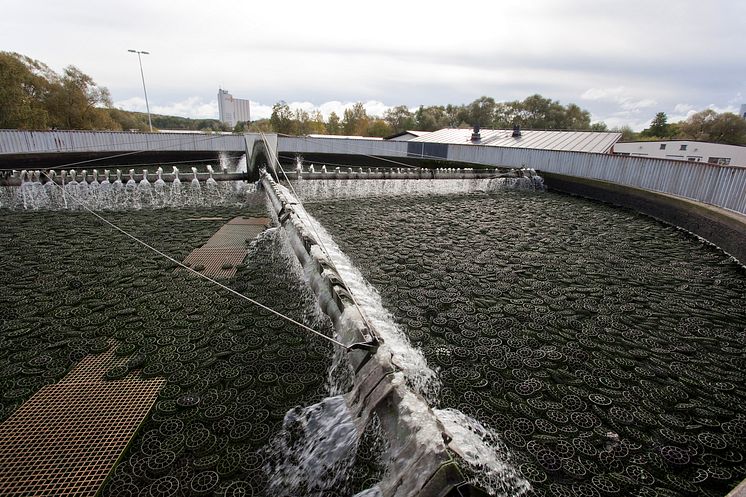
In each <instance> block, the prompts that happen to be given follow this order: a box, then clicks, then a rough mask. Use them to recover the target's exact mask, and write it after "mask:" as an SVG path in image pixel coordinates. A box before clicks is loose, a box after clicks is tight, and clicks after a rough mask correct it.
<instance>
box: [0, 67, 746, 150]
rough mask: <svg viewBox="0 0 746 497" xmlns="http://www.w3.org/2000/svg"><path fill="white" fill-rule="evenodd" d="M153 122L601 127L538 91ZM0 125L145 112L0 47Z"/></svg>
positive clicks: (711, 123)
mask: <svg viewBox="0 0 746 497" xmlns="http://www.w3.org/2000/svg"><path fill="white" fill-rule="evenodd" d="M151 117H152V122H153V126H154V127H156V128H160V129H183V130H195V131H234V132H243V131H256V130H260V131H265V132H275V133H285V134H290V135H308V134H330V135H357V136H374V137H385V136H389V135H393V134H396V133H398V132H402V131H406V130H419V131H435V130H438V129H442V128H465V127H472V126H475V125H478V126H481V127H484V128H503V129H504V128H511V127H513V126H514V125H518V126H521V127H522V128H524V129H563V130H590V131H606V130H607V126H606V124H604V123H603V122H595V123H592V122H591V114H590V113H589V112H588V111H587V110H585V109H582V108H580V107H579V106H578V105H576V104H574V103H570V104H568V105H562V104H561V103H560V102H558V101H556V100H552V99H550V98H546V97H543V96H541V95H531V96H529V97H527V98H525V99H524V100H520V101H519V100H514V101H509V102H498V101H496V100H495V99H494V98H492V97H487V96H483V97H480V98H478V99H476V100H474V101H473V102H471V103H469V104H464V105H451V104H449V105H431V106H420V107H419V108H417V109H416V110H410V109H409V108H408V107H407V106H406V105H399V106H396V107H392V108H390V109H388V110H387V111H386V112H385V113H384V114H383V116H371V115H368V113H367V111H366V110H365V107H364V105H363V104H362V103H361V102H358V103H355V104H354V105H352V106H351V107H349V108H346V109H345V110H344V111H343V113H342V115H341V116H339V115H337V114H336V113H335V112H332V113H331V114H330V115H329V116H328V117H327V118H326V119H324V116H322V114H321V112H319V111H312V112H307V111H305V110H303V109H295V110H293V109H291V108H290V106H289V105H288V104H287V103H286V102H284V101H280V102H277V103H276V104H275V105H274V106H273V107H272V115H271V117H270V118H268V119H261V120H258V121H253V122H251V123H246V122H240V123H238V124H237V125H236V126H235V127H234V128H233V129H231V128H230V127H228V126H227V125H226V124H224V123H221V122H220V121H218V120H217V119H188V118H184V117H177V116H162V115H158V114H153V115H152V116H151ZM0 128H4V129H16V128H18V129H50V128H51V129H55V128H57V129H97V130H140V131H147V130H148V129H149V128H148V120H147V115H146V114H145V113H142V112H129V111H124V110H121V109H115V108H113V107H112V101H111V95H110V94H109V90H107V89H106V88H105V87H102V86H99V85H97V84H96V82H95V81H94V80H93V78H91V76H89V75H87V74H85V73H83V72H82V71H81V70H80V69H78V68H76V67H75V66H68V67H66V68H65V69H64V70H63V72H62V74H57V73H56V72H54V71H53V70H52V69H50V68H49V67H48V66H47V65H46V64H44V63H42V62H40V61H38V60H34V59H31V58H30V57H27V56H24V55H21V54H17V53H13V52H0ZM612 131H621V132H622V139H623V140H657V139H672V138H674V139H676V138H678V139H692V140H701V141H710V142H715V143H729V144H736V145H744V144H746V121H744V120H743V119H741V118H740V117H739V116H737V115H735V114H732V113H729V112H724V113H717V112H715V111H713V110H710V109H707V110H704V111H702V112H698V113H696V114H694V115H692V116H690V117H689V118H688V119H686V120H685V121H682V122H678V123H669V122H668V117H667V116H666V114H665V113H664V112H659V113H658V114H656V116H655V118H654V119H653V120H652V122H651V124H650V126H649V127H648V128H646V129H645V130H643V131H642V132H640V133H635V132H634V131H633V130H632V129H631V128H629V127H622V128H620V129H614V130H612Z"/></svg>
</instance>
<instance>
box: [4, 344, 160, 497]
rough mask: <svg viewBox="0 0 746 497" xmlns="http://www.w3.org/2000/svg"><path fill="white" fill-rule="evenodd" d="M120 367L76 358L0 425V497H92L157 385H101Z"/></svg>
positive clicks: (102, 358)
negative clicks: (108, 373) (62, 374)
mask: <svg viewBox="0 0 746 497" xmlns="http://www.w3.org/2000/svg"><path fill="white" fill-rule="evenodd" d="M126 360H127V358H121V357H117V356H115V355H114V349H113V347H112V348H111V349H110V350H109V351H108V352H105V353H103V354H100V355H97V356H88V357H86V358H84V359H83V360H82V361H80V363H79V364H78V365H77V366H75V368H73V370H72V371H70V373H68V374H67V375H66V376H65V378H63V379H62V380H61V381H59V382H58V383H56V384H54V385H47V386H45V387H43V388H42V389H41V390H39V391H38V392H37V393H36V394H35V395H34V396H33V397H31V398H30V399H29V400H28V401H26V402H25V403H23V404H22V405H21V407H19V408H18V410H17V411H16V412H15V413H13V415H12V416H11V417H10V418H8V419H7V420H6V421H5V422H3V423H2V424H0V495H3V496H8V497H10V496H30V495H34V496H46V495H49V496H76V497H83V496H94V495H96V493H97V491H98V490H99V488H100V487H101V485H102V484H103V483H104V480H105V479H106V477H107V475H108V474H109V472H110V471H111V469H112V468H113V467H114V464H115V463H116V462H117V460H118V459H119V457H120V456H121V454H122V452H123V451H124V449H125V448H126V447H127V444H128V443H129V441H130V440H131V439H132V437H133V436H134V434H135V432H136V431H137V428H138V426H140V424H141V423H142V421H143V420H144V419H145V417H146V416H147V414H148V412H149V411H150V409H151V407H152V406H153V403H154V402H155V400H156V398H157V396H158V390H159V389H160V387H161V386H162V385H163V383H164V381H165V380H163V379H160V378H155V379H140V378H139V377H137V376H136V375H135V374H134V373H133V374H130V375H128V376H127V377H125V378H123V379H121V380H114V381H108V380H106V379H104V375H105V374H106V371H108V370H109V369H110V368H111V367H113V366H117V365H121V364H123V363H124V362H126Z"/></svg>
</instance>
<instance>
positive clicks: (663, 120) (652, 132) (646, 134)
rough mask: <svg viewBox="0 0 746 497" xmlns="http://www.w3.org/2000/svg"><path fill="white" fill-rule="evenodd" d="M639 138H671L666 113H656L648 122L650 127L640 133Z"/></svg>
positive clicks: (671, 134)
mask: <svg viewBox="0 0 746 497" xmlns="http://www.w3.org/2000/svg"><path fill="white" fill-rule="evenodd" d="M640 136H641V137H643V138H669V137H671V136H673V133H672V132H671V125H670V124H669V123H668V116H667V115H666V113H665V112H658V113H657V114H656V115H655V117H654V118H653V120H652V121H651V122H650V126H649V127H647V128H645V129H644V130H642V131H641V132H640Z"/></svg>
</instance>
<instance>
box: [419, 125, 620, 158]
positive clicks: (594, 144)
mask: <svg viewBox="0 0 746 497" xmlns="http://www.w3.org/2000/svg"><path fill="white" fill-rule="evenodd" d="M471 133H472V130H471V129H457V128H445V129H441V130H439V131H433V132H432V133H428V134H426V135H423V136H419V137H417V138H412V139H411V140H409V143H413V142H426V143H448V144H454V145H487V146H492V147H513V148H532V149H539V150H565V151H573V152H597V153H607V152H609V150H611V147H612V146H613V145H614V144H615V143H616V142H617V141H619V139H621V137H622V134H621V133H613V132H601V131H543V130H542V131H540V130H531V129H527V130H521V136H520V137H518V138H513V130H512V129H482V130H481V131H480V135H481V137H482V139H481V140H479V141H471Z"/></svg>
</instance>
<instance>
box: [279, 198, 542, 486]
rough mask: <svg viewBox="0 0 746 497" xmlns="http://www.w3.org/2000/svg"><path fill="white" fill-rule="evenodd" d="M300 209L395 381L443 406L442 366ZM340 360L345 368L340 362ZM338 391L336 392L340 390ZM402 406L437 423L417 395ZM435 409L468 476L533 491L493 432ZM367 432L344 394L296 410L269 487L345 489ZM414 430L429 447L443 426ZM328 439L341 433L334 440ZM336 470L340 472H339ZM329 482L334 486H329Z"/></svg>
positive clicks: (403, 454) (408, 412)
mask: <svg viewBox="0 0 746 497" xmlns="http://www.w3.org/2000/svg"><path fill="white" fill-rule="evenodd" d="M280 188H281V190H283V193H284V194H285V195H286V196H287V197H288V198H292V196H291V195H290V193H289V192H288V191H287V190H285V189H284V188H283V187H280ZM294 208H295V209H296V212H297V213H298V215H299V216H300V218H301V219H302V221H303V222H304V224H306V225H307V226H308V227H310V228H311V232H313V233H314V234H315V235H316V237H317V239H318V241H319V242H320V243H321V245H322V247H323V249H324V251H325V252H326V253H327V255H328V257H329V258H330V259H331V261H332V262H333V264H334V267H335V268H336V270H337V272H338V273H339V275H340V276H341V277H342V279H343V280H344V281H345V284H346V286H347V288H348V289H349V290H350V292H351V293H352V294H353V295H354V297H355V299H356V301H357V303H358V305H359V306H360V309H361V312H362V313H363V314H364V315H365V317H366V319H367V320H368V321H369V322H370V324H371V325H372V326H373V328H375V329H376V331H377V332H378V333H379V335H380V336H381V338H382V339H383V344H382V345H381V346H380V347H379V349H378V352H377V354H390V356H391V358H392V360H391V362H392V363H393V364H395V365H396V366H397V367H398V368H399V371H398V372H395V373H393V380H392V382H393V383H395V384H396V383H398V382H406V384H408V385H409V386H410V387H411V388H412V389H413V390H414V391H415V392H417V393H419V394H420V395H422V396H423V397H424V398H426V399H427V400H428V401H429V403H430V404H431V405H435V404H437V403H438V392H439V389H440V381H439V379H438V375H437V373H436V371H434V370H432V369H431V368H430V367H429V366H428V364H427V361H426V359H425V357H424V355H423V354H422V352H421V351H420V350H418V349H415V348H414V347H412V345H411V343H410V342H409V340H408V339H407V337H406V336H405V334H404V333H403V331H402V330H401V329H400V328H399V327H398V325H397V324H396V323H395V321H394V319H393V316H391V314H390V313H389V312H388V311H387V310H386V309H385V308H384V306H383V304H382V301H381V297H380V295H379V294H378V292H377V291H376V290H375V288H373V287H372V286H371V285H370V284H369V283H368V282H367V281H366V280H365V278H364V277H363V276H362V274H361V273H360V271H359V270H358V269H357V268H356V267H355V266H354V265H353V264H352V262H351V261H350V259H349V258H347V256H346V255H345V254H344V253H343V252H342V251H341V250H340V249H339V247H338V246H337V244H336V243H335V242H334V240H333V239H332V237H331V236H330V235H329V234H328V232H327V231H326V230H325V229H324V228H323V226H321V225H320V224H319V223H318V222H317V221H316V220H315V219H314V218H313V217H312V216H310V215H309V214H308V213H307V212H306V211H305V210H304V209H303V208H302V206H300V205H294ZM334 366H335V367H339V365H338V364H336V365H334ZM329 377H330V381H329V384H330V385H335V384H336V385H339V383H338V382H336V381H335V377H334V372H333V370H330V373H329ZM342 377H344V376H342ZM330 390H331V389H330ZM330 393H331V391H330ZM334 393H336V394H338V393H340V390H336V391H334ZM399 409H400V410H401V412H402V413H403V414H402V415H404V416H407V417H408V418H409V420H410V421H413V422H414V424H415V425H418V426H423V427H424V426H431V425H430V424H428V423H427V422H426V421H425V419H426V418H427V416H428V413H427V412H425V411H423V409H425V410H428V408H427V406H426V405H425V404H423V403H422V402H421V401H419V400H418V399H417V398H416V395H415V394H414V393H410V394H408V395H405V396H404V397H403V398H401V399H399ZM433 412H434V414H435V415H436V416H437V418H438V420H439V421H440V422H441V423H442V425H443V427H444V428H445V430H446V432H447V433H448V434H449V435H450V436H451V441H450V443H449V447H450V448H451V449H452V450H453V451H454V452H455V453H456V454H458V455H459V456H460V457H461V458H462V459H463V461H464V462H465V463H466V465H467V466H468V469H469V470H470V472H471V473H472V476H471V479H470V480H471V481H472V482H473V483H475V484H477V485H478V486H479V487H481V488H484V489H486V490H488V491H489V492H490V493H492V494H494V495H501V496H506V497H507V496H520V495H523V494H524V493H525V492H527V491H528V490H530V488H531V487H530V485H529V483H528V482H527V481H526V480H524V479H523V478H522V477H521V476H519V473H518V472H517V470H516V469H514V468H513V467H511V466H510V465H509V464H508V462H507V461H508V459H509V458H510V454H509V453H508V451H507V450H506V448H505V446H504V445H503V444H502V443H500V441H499V439H498V438H497V435H496V434H495V433H494V432H491V431H489V430H487V429H486V428H484V426H483V425H482V424H481V423H479V421H477V420H474V419H472V418H471V417H469V416H467V415H466V414H464V413H462V412H460V411H457V410H455V409H443V410H434V411H433ZM418 420H421V421H422V422H419V421H418ZM364 431H365V427H364V426H358V427H357V429H355V423H354V422H353V421H352V418H351V417H350V413H349V411H348V405H347V403H346V402H345V401H344V397H343V396H340V395H337V396H331V397H328V398H327V399H325V400H324V401H322V402H320V403H318V404H315V405H313V406H310V407H307V408H298V409H296V410H293V411H291V412H290V413H288V415H287V416H286V418H285V423H284V425H283V431H282V432H281V434H280V435H279V436H278V437H277V438H276V439H275V440H274V442H273V445H272V452H273V454H274V457H273V458H270V460H272V461H273V463H272V464H271V465H268V467H267V469H268V471H269V472H270V475H271V476H270V487H269V488H270V489H271V492H272V493H283V492H284V493H288V492H289V493H291V494H296V493H298V492H300V493H301V494H303V493H305V494H307V493H308V492H322V493H323V491H324V490H326V489H328V488H336V489H339V488H341V487H344V479H343V478H341V476H337V475H344V474H345V473H346V472H347V470H348V469H349V468H351V467H352V466H353V465H354V463H355V461H354V455H355V452H356V449H357V446H358V443H359V440H360V437H361V435H362V433H364ZM414 436H415V437H416V443H417V444H421V445H423V446H429V445H430V444H431V443H433V442H434V441H437V440H439V439H440V433H439V432H437V431H435V432H431V430H429V429H423V430H421V431H420V432H418V433H416V435H414ZM330 437H335V438H333V439H332V440H330ZM399 450H400V452H398V453H391V454H389V457H390V458H391V459H392V460H399V461H402V460H406V458H407V457H408V456H407V455H406V451H404V452H401V450H402V449H401V448H399ZM332 470H334V471H336V474H335V473H334V472H333V471H332ZM384 478H385V477H384ZM384 481H385V480H384ZM328 482H331V483H333V485H334V486H333V487H328V486H326V484H327V483H328ZM382 485H383V484H382ZM384 486H385V485H384ZM379 494H380V490H378V489H377V488H376V486H373V485H372V486H371V488H369V489H368V490H366V491H365V492H363V493H362V494H358V495H359V496H363V495H365V496H374V495H379Z"/></svg>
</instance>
